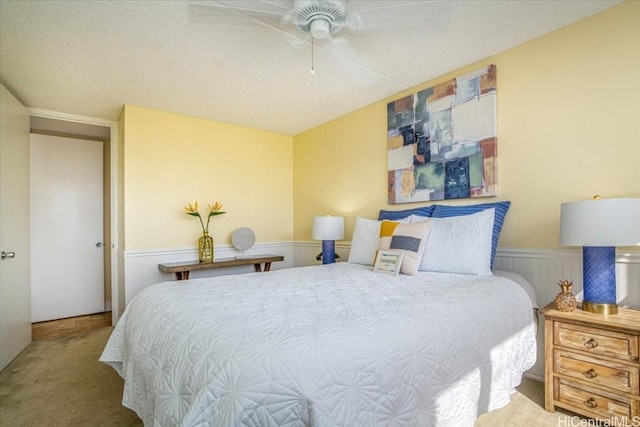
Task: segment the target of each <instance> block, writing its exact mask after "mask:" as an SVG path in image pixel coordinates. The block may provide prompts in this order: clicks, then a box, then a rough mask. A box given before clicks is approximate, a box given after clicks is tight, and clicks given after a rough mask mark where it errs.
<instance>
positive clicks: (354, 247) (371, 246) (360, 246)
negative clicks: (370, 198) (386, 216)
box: [348, 217, 382, 265]
mask: <svg viewBox="0 0 640 427" xmlns="http://www.w3.org/2000/svg"><path fill="white" fill-rule="evenodd" d="M381 222H382V221H376V220H374V219H367V218H361V217H357V218H356V226H355V228H354V230H353V237H351V249H349V260H348V261H349V262H350V263H352V264H363V265H373V263H374V261H375V257H376V251H377V250H378V243H379V241H380V223H381Z"/></svg>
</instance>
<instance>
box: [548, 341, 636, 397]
mask: <svg viewBox="0 0 640 427" xmlns="http://www.w3.org/2000/svg"><path fill="white" fill-rule="evenodd" d="M553 359H554V360H553V370H554V372H556V373H558V374H563V375H567V376H570V377H573V378H578V379H580V380H583V381H587V382H589V383H591V384H593V385H600V386H605V387H609V388H611V389H613V391H622V392H625V393H631V394H635V395H638V394H639V393H638V367H635V366H629V365H624V364H622V363H615V362H610V361H606V362H605V361H602V360H599V359H596V358H593V357H589V356H584V355H582V354H577V353H573V352H570V351H564V350H555V352H554V358H553ZM605 363H606V364H605Z"/></svg>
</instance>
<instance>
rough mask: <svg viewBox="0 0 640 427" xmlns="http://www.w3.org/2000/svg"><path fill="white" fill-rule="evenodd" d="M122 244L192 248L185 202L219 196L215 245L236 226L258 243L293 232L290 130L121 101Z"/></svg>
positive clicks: (194, 227) (193, 231)
mask: <svg viewBox="0 0 640 427" xmlns="http://www.w3.org/2000/svg"><path fill="white" fill-rule="evenodd" d="M121 122H122V123H123V124H124V163H123V164H124V182H125V186H124V187H125V188H124V214H125V224H126V233H125V249H126V250H127V251H131V250H145V249H159V248H176V247H193V246H195V245H196V241H197V238H198V237H199V236H200V234H201V231H200V230H201V229H200V223H199V221H198V219H197V218H194V217H191V216H189V215H187V214H185V213H184V210H183V207H184V206H185V205H186V204H187V203H188V202H193V201H194V200H198V201H199V202H200V204H201V208H200V210H201V213H202V214H204V215H206V203H213V202H215V201H220V202H222V203H223V204H224V211H226V212H227V214H225V215H220V216H216V217H213V218H212V219H211V225H210V227H209V234H210V235H212V236H213V238H214V242H215V244H216V245H224V244H228V243H230V235H231V233H232V232H233V230H235V229H236V228H238V227H241V226H248V227H251V228H252V229H253V230H254V231H255V233H256V240H257V241H258V242H272V241H291V240H292V238H293V227H292V224H293V196H292V194H293V187H292V185H293V184H292V179H293V177H292V174H293V153H292V137H290V136H285V135H279V134H275V133H271V132H265V131H259V130H255V129H249V128H244V127H240V126H234V125H228V124H223V123H218V122H212V121H207V120H202V119H196V118H192V117H186V116H180V115H176V114H171V113H165V112H160V111H154V110H149V109H144V108H140V107H135V106H131V105H126V106H125V107H124V113H123V115H122V117H121Z"/></svg>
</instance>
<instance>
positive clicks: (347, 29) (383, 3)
mask: <svg viewBox="0 0 640 427" xmlns="http://www.w3.org/2000/svg"><path fill="white" fill-rule="evenodd" d="M450 6H451V2H450V1H447V0H208V1H207V0H200V1H198V0H192V1H191V2H190V4H189V6H188V7H189V9H190V11H191V13H196V14H197V13H206V14H208V15H211V14H214V15H216V16H218V17H220V18H222V17H224V16H225V15H226V16H227V18H228V17H231V16H236V17H238V16H240V17H244V18H248V19H250V20H252V21H255V22H257V23H259V24H262V25H265V26H267V27H269V28H271V29H273V30H275V31H278V32H281V33H283V34H284V35H285V36H287V37H289V38H290V39H291V44H292V45H293V46H302V45H307V46H308V44H307V43H310V44H311V48H312V50H313V46H314V44H315V43H319V44H321V47H322V48H323V49H324V50H326V51H331V52H333V51H334V50H337V48H338V47H340V49H342V51H343V52H342V55H339V56H341V57H342V58H341V59H346V60H351V58H354V57H356V52H355V51H354V50H353V49H352V48H351V47H349V46H346V47H345V45H346V44H347V39H349V38H350V37H363V36H369V35H375V34H378V35H382V36H385V35H386V36H389V35H394V34H396V35H397V34H404V35H406V34H409V33H411V31H412V30H413V31H419V32H425V31H429V32H432V31H434V30H441V29H443V28H445V27H446V26H447V24H448V21H449V16H450V12H451V7H450ZM221 15H222V16H221ZM225 23H226V22H225ZM347 51H350V52H349V54H346V55H345V53H346V52H347ZM312 52H313V51H312ZM312 61H313V53H312ZM352 62H353V61H352ZM360 65H361V66H364V65H363V64H360ZM370 71H373V70H370ZM311 73H312V74H314V73H315V70H314V67H313V63H312V66H311Z"/></svg>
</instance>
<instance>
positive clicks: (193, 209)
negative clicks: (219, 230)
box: [184, 200, 226, 233]
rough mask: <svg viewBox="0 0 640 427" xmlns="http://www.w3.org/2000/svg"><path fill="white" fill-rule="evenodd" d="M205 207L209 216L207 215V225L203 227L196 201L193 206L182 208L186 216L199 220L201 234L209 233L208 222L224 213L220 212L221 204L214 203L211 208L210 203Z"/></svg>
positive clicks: (189, 204) (188, 205)
mask: <svg viewBox="0 0 640 427" xmlns="http://www.w3.org/2000/svg"><path fill="white" fill-rule="evenodd" d="M207 207H208V208H209V214H208V215H207V225H206V226H205V224H204V222H202V216H201V215H200V210H199V205H198V201H197V200H196V201H195V202H194V204H193V205H192V204H191V203H188V204H187V206H185V207H184V210H185V212H186V213H187V215H191V216H195V217H198V219H199V220H200V225H201V226H202V233H209V221H210V220H211V217H212V216H215V215H222V214H224V213H226V212H221V209H222V203H220V202H215V203H214V204H213V206H212V205H211V204H210V203H207Z"/></svg>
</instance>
